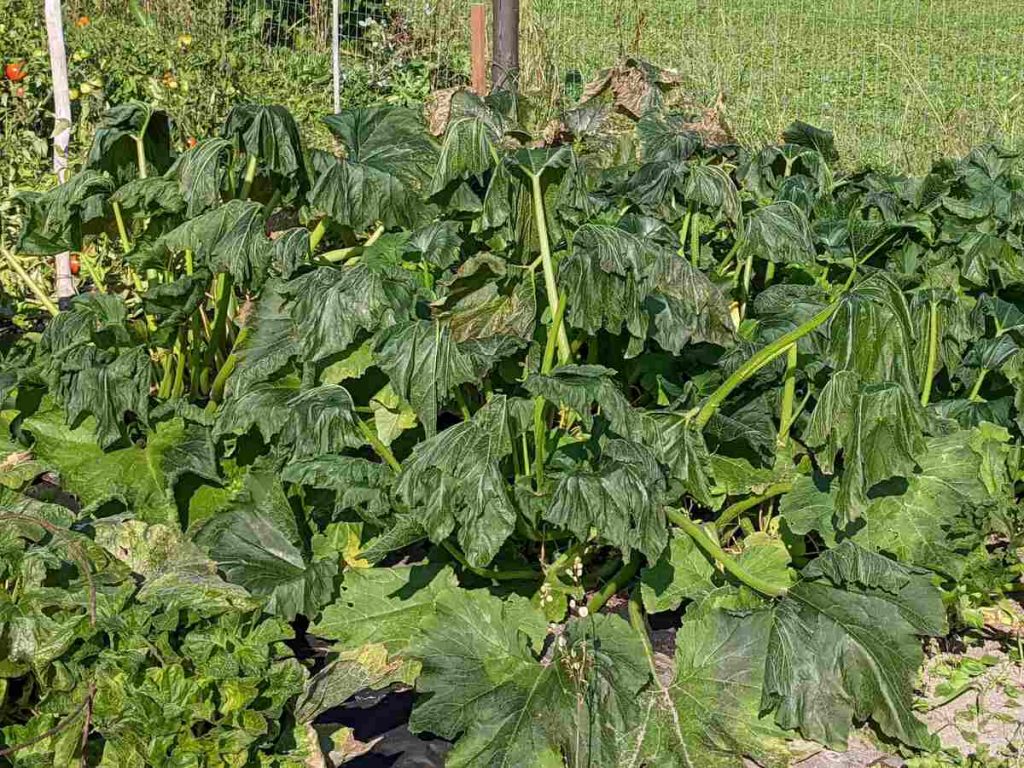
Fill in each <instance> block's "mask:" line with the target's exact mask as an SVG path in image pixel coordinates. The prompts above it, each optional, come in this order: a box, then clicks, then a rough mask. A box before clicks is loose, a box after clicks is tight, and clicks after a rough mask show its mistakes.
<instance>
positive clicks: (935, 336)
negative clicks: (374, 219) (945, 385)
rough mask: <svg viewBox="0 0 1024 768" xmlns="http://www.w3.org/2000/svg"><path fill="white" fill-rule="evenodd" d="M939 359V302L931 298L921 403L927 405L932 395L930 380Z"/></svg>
mask: <svg viewBox="0 0 1024 768" xmlns="http://www.w3.org/2000/svg"><path fill="white" fill-rule="evenodd" d="M938 359H939V303H938V302H937V301H935V299H934V298H933V299H932V300H931V301H930V302H928V367H927V368H926V369H925V372H924V380H923V381H922V382H921V405H928V401H929V400H930V399H931V397H932V380H933V379H934V378H935V364H936V361H937V360H938Z"/></svg>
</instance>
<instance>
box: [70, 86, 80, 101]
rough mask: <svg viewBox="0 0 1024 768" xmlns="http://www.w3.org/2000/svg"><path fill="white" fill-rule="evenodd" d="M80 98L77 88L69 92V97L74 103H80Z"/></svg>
mask: <svg viewBox="0 0 1024 768" xmlns="http://www.w3.org/2000/svg"><path fill="white" fill-rule="evenodd" d="M78 96H79V93H78V89H77V88H72V89H71V90H70V91H68V97H70V99H71V100H72V101H78Z"/></svg>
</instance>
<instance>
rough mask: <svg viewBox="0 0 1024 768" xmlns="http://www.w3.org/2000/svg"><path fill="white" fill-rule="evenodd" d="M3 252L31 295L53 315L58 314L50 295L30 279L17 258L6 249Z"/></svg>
mask: <svg viewBox="0 0 1024 768" xmlns="http://www.w3.org/2000/svg"><path fill="white" fill-rule="evenodd" d="M3 254H4V258H5V259H6V260H7V263H8V264H10V265H11V269H13V270H14V271H15V273H16V274H17V275H18V277H20V278H21V281H22V282H23V283H25V286H26V287H27V288H28V289H29V290H30V291H31V292H32V295H33V296H35V297H36V298H37V299H38V300H39V303H40V304H42V305H43V308H44V309H45V310H46V311H47V312H49V313H50V314H51V315H53V316H54V317H56V316H57V315H59V314H60V310H59V309H57V305H56V304H54V303H53V301H52V300H51V299H50V297H49V296H48V295H47V294H46V291H44V290H43V289H42V288H41V287H40V286H39V284H38V283H37V282H36V281H35V280H33V279H32V276H31V275H30V274H29V273H28V272H26V271H25V269H24V267H22V266H21V263H20V262H19V261H18V258H17V257H16V256H15V255H14V254H13V253H11V252H10V251H8V250H6V249H4V252H3Z"/></svg>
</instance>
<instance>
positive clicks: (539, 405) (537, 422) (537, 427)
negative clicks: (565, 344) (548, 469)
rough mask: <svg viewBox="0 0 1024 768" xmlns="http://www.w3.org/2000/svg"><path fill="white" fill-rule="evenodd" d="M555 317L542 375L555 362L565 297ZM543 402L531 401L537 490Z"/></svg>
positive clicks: (541, 481)
mask: <svg viewBox="0 0 1024 768" xmlns="http://www.w3.org/2000/svg"><path fill="white" fill-rule="evenodd" d="M557 302H558V304H557V306H556V308H555V315H554V317H553V318H552V321H551V327H550V328H549V329H548V338H547V343H545V345H544V357H543V358H542V360H541V364H540V372H541V374H543V375H547V374H549V373H551V369H552V368H553V367H554V362H555V345H556V343H557V341H556V340H557V339H558V332H559V331H560V330H562V319H563V318H564V317H565V305H566V301H565V297H564V296H558V298H557ZM544 407H545V400H544V398H543V397H541V396H540V395H538V396H537V397H535V398H534V400H533V443H534V458H533V465H534V470H535V471H536V473H537V490H538V491H539V490H541V489H542V488H543V486H544V454H545V452H546V450H545V443H546V441H547V425H546V424H545V423H544Z"/></svg>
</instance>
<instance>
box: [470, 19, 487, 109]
mask: <svg viewBox="0 0 1024 768" xmlns="http://www.w3.org/2000/svg"><path fill="white" fill-rule="evenodd" d="M469 27H470V39H469V55H470V59H471V61H472V62H473V92H474V93H475V94H476V95H477V96H483V95H485V94H486V93H487V7H486V6H485V5H484V4H483V3H474V4H473V5H472V6H471V7H470V9H469Z"/></svg>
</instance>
